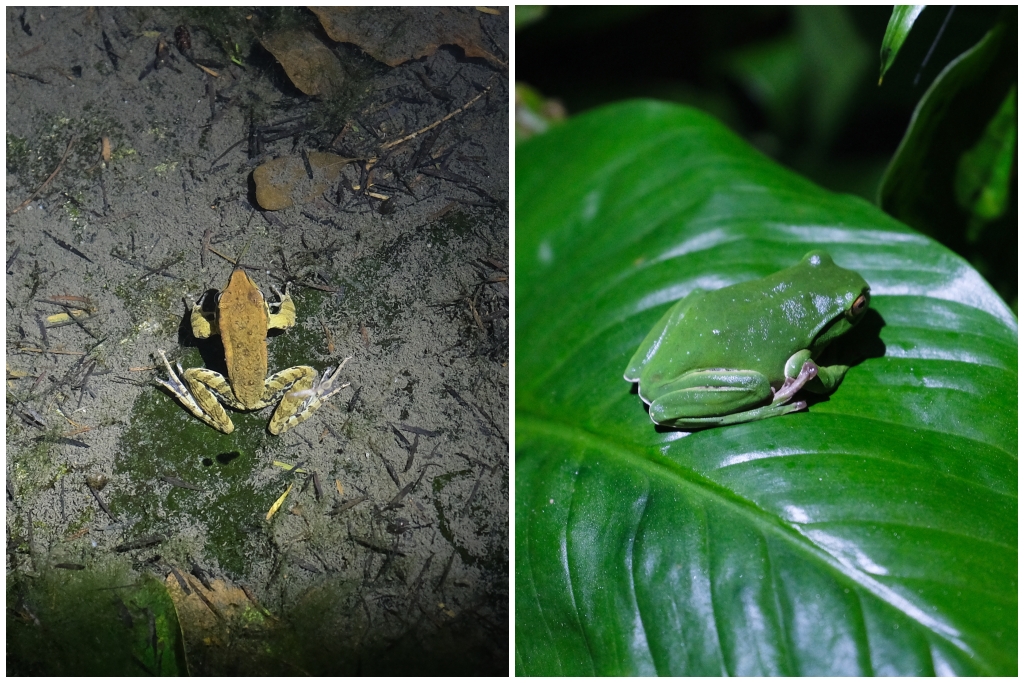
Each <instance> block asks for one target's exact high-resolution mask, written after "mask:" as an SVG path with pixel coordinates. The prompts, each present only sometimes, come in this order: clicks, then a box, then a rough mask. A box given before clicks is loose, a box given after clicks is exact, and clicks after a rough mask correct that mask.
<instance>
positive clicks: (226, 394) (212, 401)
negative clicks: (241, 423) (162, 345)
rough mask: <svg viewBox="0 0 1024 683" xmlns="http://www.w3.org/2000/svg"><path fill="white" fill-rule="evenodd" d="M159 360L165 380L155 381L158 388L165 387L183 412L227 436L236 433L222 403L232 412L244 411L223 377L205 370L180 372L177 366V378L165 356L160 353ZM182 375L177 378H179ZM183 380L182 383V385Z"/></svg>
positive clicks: (193, 369)
mask: <svg viewBox="0 0 1024 683" xmlns="http://www.w3.org/2000/svg"><path fill="white" fill-rule="evenodd" d="M160 357H161V358H163V360H164V365H165V366H167V379H166V380H157V384H159V385H161V386H163V387H166V388H167V389H168V390H170V392H171V393H172V394H174V396H175V397H176V398H177V399H178V400H179V401H180V402H181V404H182V405H183V406H185V409H186V410H188V411H189V412H190V413H192V414H193V415H195V416H196V417H198V418H199V419H200V420H202V421H203V422H205V423H206V424H208V425H210V426H211V427H213V428H214V429H216V430H218V431H221V432H224V433H225V434H230V433H231V432H233V431H234V430H235V425H234V424H233V423H232V422H231V418H230V417H228V414H227V411H225V410H224V406H222V405H221V403H226V404H227V405H229V406H231V407H232V408H236V409H244V407H243V406H242V405H241V404H240V403H238V401H237V399H235V394H234V392H233V391H232V390H231V385H230V384H228V380H227V378H226V377H224V375H222V374H220V373H219V372H214V371H213V370H208V369H206V368H189V369H188V370H182V368H181V363H178V364H177V365H178V374H175V372H174V370H172V369H171V364H170V363H169V362H168V361H167V356H165V355H164V352H163V351H162V350H161V351H160ZM179 374H180V375H181V377H179V376H178V375H179ZM182 378H184V381H182Z"/></svg>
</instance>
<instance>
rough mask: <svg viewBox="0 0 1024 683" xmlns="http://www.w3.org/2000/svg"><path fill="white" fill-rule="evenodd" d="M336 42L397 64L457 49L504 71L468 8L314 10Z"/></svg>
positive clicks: (339, 8) (331, 8) (312, 8)
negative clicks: (448, 48) (442, 49)
mask: <svg viewBox="0 0 1024 683" xmlns="http://www.w3.org/2000/svg"><path fill="white" fill-rule="evenodd" d="M309 9H310V10H311V11H312V12H313V13H314V14H316V16H317V17H318V18H319V19H320V24H321V25H322V26H323V27H324V30H325V31H327V35H328V36H330V37H331V39H332V40H337V41H338V42H341V43H355V44H356V45H358V46H359V47H361V48H362V49H363V50H365V51H366V53H367V54H369V55H370V56H371V57H373V58H374V59H376V60H378V61H381V62H384V63H385V64H387V65H388V66H397V65H399V64H401V63H403V62H407V61H409V60H410V59H419V58H420V57H426V56H428V55H432V54H434V52H436V51H437V48H439V47H441V46H442V45H458V46H459V47H461V48H462V49H463V51H464V52H465V53H466V56H467V57H482V58H484V59H486V60H487V61H489V62H491V63H492V64H495V65H497V66H499V67H502V68H504V67H505V66H507V65H506V64H505V62H503V61H501V60H500V59H499V58H498V57H496V56H494V55H493V54H491V53H490V52H489V51H488V50H487V49H486V48H485V47H484V45H485V44H486V40H485V37H484V35H483V32H482V31H481V30H480V23H479V21H478V19H479V17H478V15H477V14H476V13H475V11H474V10H473V9H472V8H470V7H465V8H463V7H310V8H309Z"/></svg>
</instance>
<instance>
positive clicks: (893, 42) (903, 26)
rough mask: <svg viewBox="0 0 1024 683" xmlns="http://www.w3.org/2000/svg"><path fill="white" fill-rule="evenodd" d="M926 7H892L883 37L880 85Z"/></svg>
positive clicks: (879, 75)
mask: <svg viewBox="0 0 1024 683" xmlns="http://www.w3.org/2000/svg"><path fill="white" fill-rule="evenodd" d="M924 8H925V5H896V6H895V7H893V8H892V16H891V17H889V25H888V26H886V27H885V36H884V37H883V38H882V50H881V54H880V58H881V62H882V64H881V67H880V69H879V71H878V85H882V79H883V78H885V72H887V71H888V70H889V67H890V66H892V63H893V62H895V61H896V55H897V54H898V53H899V51H900V48H901V47H903V41H905V40H906V39H907V36H908V35H910V29H911V28H912V27H913V26H914V22H915V21H917V16H918V15H919V14H921V11H922V10H923V9H924Z"/></svg>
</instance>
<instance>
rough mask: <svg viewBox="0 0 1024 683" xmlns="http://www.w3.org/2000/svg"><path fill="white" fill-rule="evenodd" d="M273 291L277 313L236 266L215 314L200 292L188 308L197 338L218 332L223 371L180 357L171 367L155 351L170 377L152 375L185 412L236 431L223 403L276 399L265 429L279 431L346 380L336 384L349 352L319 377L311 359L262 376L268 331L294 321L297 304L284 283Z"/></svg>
mask: <svg viewBox="0 0 1024 683" xmlns="http://www.w3.org/2000/svg"><path fill="white" fill-rule="evenodd" d="M271 289H272V290H273V291H274V293H275V294H276V295H277V297H278V302H277V303H276V304H275V308H276V311H274V312H271V308H270V304H269V303H268V302H267V300H266V299H265V298H264V296H263V292H261V291H260V290H259V288H258V287H256V284H255V283H254V282H253V281H252V278H250V277H249V275H248V274H247V273H246V272H245V270H244V269H242V268H241V267H236V268H235V269H234V270H233V271H232V272H231V278H230V279H229V281H228V285H227V287H225V288H224V290H223V291H222V292H220V294H219V295H218V297H217V304H216V306H215V308H214V310H213V311H212V312H208V311H204V310H203V300H204V299H205V297H206V295H205V294H204V295H203V296H202V297H200V299H199V301H197V302H196V303H195V304H194V305H193V306H192V314H191V318H190V322H191V327H192V333H193V334H194V335H195V337H196V338H197V339H200V340H203V339H208V338H210V336H211V335H217V334H219V335H220V337H221V341H222V342H223V345H224V361H225V364H226V367H227V376H225V375H222V374H221V373H219V372H216V371H214V370H211V369H209V368H189V369H187V370H183V369H182V367H181V364H180V363H177V366H178V372H177V373H175V372H174V370H173V369H172V368H171V364H170V363H169V362H168V360H167V356H166V355H164V351H163V350H162V349H161V350H160V352H159V353H160V357H161V358H163V361H164V365H165V366H166V367H167V374H168V379H166V380H157V384H159V385H160V386H163V387H165V388H166V389H168V390H169V391H170V392H171V393H172V394H173V395H174V397H175V398H177V399H178V401H180V402H181V404H182V405H183V406H184V407H185V409H186V410H188V411H189V412H190V413H192V414H193V415H195V416H196V417H197V418H199V419H200V420H202V421H203V422H205V423H206V424H208V425H210V426H211V427H213V428H214V429H217V430H219V431H221V432H224V433H225V434H230V433H231V432H232V431H234V429H235V426H234V424H232V422H231V418H230V417H228V414H227V411H225V410H224V406H228V407H230V408H232V409H234V410H244V411H249V410H259V409H261V408H266V407H267V406H271V405H275V404H277V409H276V410H275V411H274V414H273V416H272V417H271V418H270V424H269V425H268V427H267V429H268V430H269V431H270V433H271V434H281V433H282V432H285V431H287V430H289V429H291V428H292V427H294V426H296V425H298V424H301V423H302V422H304V421H305V420H307V419H308V418H309V417H310V416H311V415H312V414H313V412H314V411H316V410H317V408H319V407H320V406H321V405H322V404H323V403H324V402H325V401H326V400H327V399H329V398H330V397H332V396H334V395H335V394H337V393H338V392H339V391H341V390H342V389H344V388H345V387H347V386H348V383H345V384H339V383H338V376H339V375H340V374H341V369H342V368H343V367H344V366H345V363H347V362H348V361H349V358H346V359H345V360H343V361H342V362H341V365H339V366H338V368H337V370H335V369H334V368H330V367H328V368H327V369H326V370H324V374H323V376H322V377H320V376H318V374H317V371H316V370H315V369H313V368H312V367H310V366H308V365H297V366H295V367H292V368H287V369H286V370H281V371H280V372H276V373H274V374H273V375H270V376H268V375H267V341H266V339H267V333H268V331H269V330H271V329H281V330H284V329H287V328H289V327H292V326H294V325H295V302H294V301H292V297H291V295H290V294H288V285H287V284H285V291H284V292H283V293H282V292H281V291H280V290H278V289H277V288H276V287H273V286H271Z"/></svg>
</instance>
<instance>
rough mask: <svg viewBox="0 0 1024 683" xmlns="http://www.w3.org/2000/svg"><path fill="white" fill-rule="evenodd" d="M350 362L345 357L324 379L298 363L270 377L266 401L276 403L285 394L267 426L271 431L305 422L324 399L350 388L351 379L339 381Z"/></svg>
mask: <svg viewBox="0 0 1024 683" xmlns="http://www.w3.org/2000/svg"><path fill="white" fill-rule="evenodd" d="M348 361H349V359H348V358H346V359H345V360H343V361H342V362H341V365H339V366H338V369H337V370H334V369H333V368H327V369H326V370H324V374H323V377H322V378H321V377H318V376H317V372H316V370H314V369H313V368H311V367H309V366H308V365H298V366H296V367H294V368H288V369H287V370H282V371H281V372H278V373H275V374H273V375H271V376H270V377H268V378H267V381H266V384H265V385H264V390H263V400H264V401H266V402H268V403H272V402H273V401H274V400H276V398H277V397H278V396H280V397H281V403H280V404H279V405H278V406H277V409H276V410H275V411H274V415H273V417H271V418H270V425H269V426H268V427H267V429H268V430H269V431H270V433H271V434H280V433H282V432H285V431H288V430H289V429H291V428H292V427H294V426H296V425H299V424H302V423H303V422H305V421H306V420H307V419H309V418H310V416H312V415H313V413H314V412H315V411H316V410H317V408H319V407H320V406H321V405H322V404H323V403H324V401H326V400H327V399H329V398H330V397H331V396H334V395H335V394H336V393H338V392H339V391H341V390H342V389H344V388H345V387H347V386H348V382H346V383H345V384H338V376H339V375H340V374H341V369H342V368H343V367H345V363H347V362H348ZM332 370H334V372H333V374H332V372H331V371H332Z"/></svg>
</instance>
